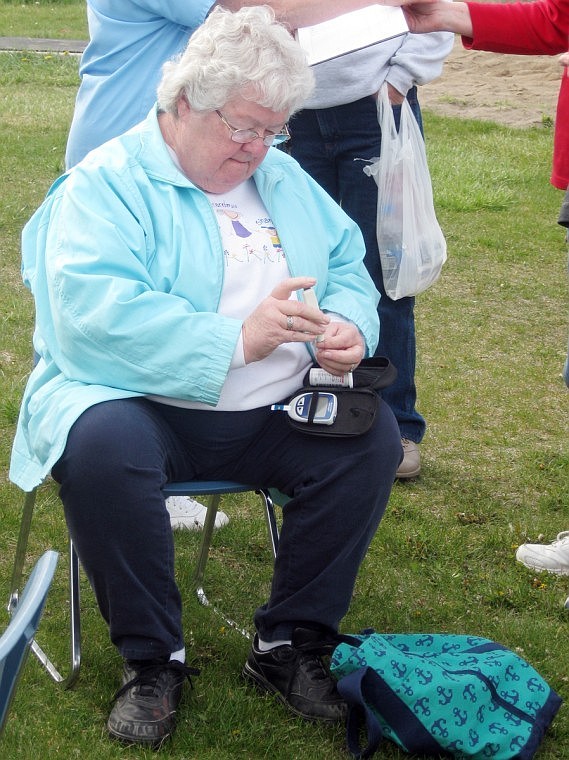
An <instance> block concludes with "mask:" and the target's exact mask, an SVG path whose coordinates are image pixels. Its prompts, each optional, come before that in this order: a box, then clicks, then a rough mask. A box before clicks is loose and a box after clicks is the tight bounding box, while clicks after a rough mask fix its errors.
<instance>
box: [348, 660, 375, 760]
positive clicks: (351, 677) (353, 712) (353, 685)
mask: <svg viewBox="0 0 569 760" xmlns="http://www.w3.org/2000/svg"><path fill="white" fill-rule="evenodd" d="M368 671H369V672H371V673H373V671H372V670H371V668H368V667H365V668H360V669H359V670H354V671H353V672H352V673H349V674H348V675H347V676H344V677H343V678H341V679H340V680H339V681H338V683H337V684H336V687H337V689H338V691H339V693H340V696H341V697H343V698H344V699H345V700H346V702H347V703H348V719H347V722H346V733H347V740H348V749H349V751H350V752H351V754H352V755H353V756H354V757H356V758H358V759H359V758H361V760H363V759H364V758H367V757H371V756H372V755H373V753H374V752H375V751H376V750H377V748H378V747H379V744H380V742H381V740H382V739H383V729H382V728H381V724H380V722H379V720H378V719H377V717H376V716H375V715H374V713H373V711H372V710H371V709H370V708H369V707H368V705H367V702H366V700H365V698H364V691H365V690H366V689H365V685H364V679H365V677H366V674H367V672H368ZM364 726H365V728H366V732H367V746H366V747H363V748H362V747H361V746H360V735H361V731H362V728H363V727H364Z"/></svg>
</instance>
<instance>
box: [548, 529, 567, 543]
mask: <svg viewBox="0 0 569 760" xmlns="http://www.w3.org/2000/svg"><path fill="white" fill-rule="evenodd" d="M567 543H569V530H562V531H561V533H558V534H557V538H556V539H555V540H554V541H552V542H551V545H552V546H557V545H559V544H567Z"/></svg>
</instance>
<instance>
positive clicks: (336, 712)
mask: <svg viewBox="0 0 569 760" xmlns="http://www.w3.org/2000/svg"><path fill="white" fill-rule="evenodd" d="M331 650H332V646H330V645H328V646H326V644H325V643H324V642H323V640H322V638H321V634H320V633H319V632H318V631H314V630H309V629H304V628H297V629H296V630H295V631H294V633H293V636H292V645H288V644H285V645H284V646H280V647H275V648H274V649H271V650H269V651H268V652H261V651H260V650H259V649H258V638H257V636H255V640H254V642H253V646H252V648H251V651H250V653H249V657H248V658H247V662H246V663H245V666H244V667H243V676H244V677H245V678H247V679H249V680H251V681H253V682H254V683H255V685H256V686H258V687H259V688H261V689H264V690H265V691H269V692H271V693H272V694H275V695H276V696H277V698H278V699H280V701H281V702H283V704H285V705H286V706H287V707H288V708H289V710H291V711H292V712H293V713H295V715H299V716H300V717H301V718H306V719H307V720H326V721H338V720H344V718H345V717H346V715H347V712H348V708H347V705H346V703H345V702H344V701H343V700H342V698H341V697H340V694H339V693H338V690H337V689H336V682H335V680H334V679H333V678H332V676H331V675H330V672H329V671H328V669H327V668H326V667H325V665H324V663H323V662H322V659H321V657H322V655H324V654H330V653H331Z"/></svg>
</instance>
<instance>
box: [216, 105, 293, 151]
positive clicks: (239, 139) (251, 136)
mask: <svg viewBox="0 0 569 760" xmlns="http://www.w3.org/2000/svg"><path fill="white" fill-rule="evenodd" d="M216 114H217V115H218V116H219V118H220V119H221V121H222V122H223V123H224V124H225V126H226V127H227V129H228V130H229V131H230V132H231V139H232V140H233V142H236V143H241V145H245V144H246V143H250V142H253V140H257V139H259V140H262V141H263V145H265V146H266V147H267V148H270V147H271V145H280V144H281V143H284V142H286V141H287V140H290V132H289V131H288V128H287V126H286V124H285V125H284V127H283V130H282V132H275V133H274V134H270V133H269V134H268V135H265V136H264V137H261V135H260V134H259V133H258V132H255V130H254V129H235V127H232V126H231V124H230V123H229V122H228V121H227V119H226V118H225V116H224V115H223V114H222V113H221V111H216Z"/></svg>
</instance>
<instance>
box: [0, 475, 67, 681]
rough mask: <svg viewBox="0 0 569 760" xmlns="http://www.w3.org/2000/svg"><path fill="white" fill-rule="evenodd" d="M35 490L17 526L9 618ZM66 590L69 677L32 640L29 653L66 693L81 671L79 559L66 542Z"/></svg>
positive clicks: (15, 600) (20, 580) (19, 586)
mask: <svg viewBox="0 0 569 760" xmlns="http://www.w3.org/2000/svg"><path fill="white" fill-rule="evenodd" d="M36 495H37V489H34V490H33V491H29V492H27V493H26V495H25V498H24V509H23V512H22V522H21V523H20V533H19V535H18V543H17V545H16V555H15V558H14V568H13V570H12V582H11V586H10V599H9V601H8V612H9V613H10V616H12V615H13V614H14V611H15V610H16V607H17V606H18V602H19V599H20V590H21V589H22V588H23V586H24V583H23V575H24V562H25V559H26V552H27V548H28V540H29V536H30V528H31V524H32V517H33V512H34V507H35V503H36ZM69 587H70V615H71V618H70V634H71V661H70V667H69V673H68V675H67V676H62V675H61V673H60V672H59V671H58V669H57V668H56V667H55V665H54V664H53V662H52V661H51V660H50V659H49V657H48V656H47V655H46V653H45V652H44V651H43V649H42V648H41V647H40V645H39V644H38V643H37V641H36V640H35V639H33V640H32V643H31V650H32V652H33V653H34V654H35V656H36V657H37V658H38V660H39V661H40V662H41V664H42V665H43V666H44V668H45V669H46V670H47V672H48V673H49V675H50V676H51V677H52V678H53V680H54V681H56V682H57V683H59V684H60V685H61V686H62V687H63V688H65V689H69V688H71V686H73V684H74V683H75V681H76V680H77V678H78V676H79V669H80V667H81V628H80V625H81V624H80V616H79V559H78V557H77V553H76V552H75V548H74V546H73V544H72V542H71V540H70V541H69Z"/></svg>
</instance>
